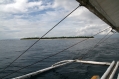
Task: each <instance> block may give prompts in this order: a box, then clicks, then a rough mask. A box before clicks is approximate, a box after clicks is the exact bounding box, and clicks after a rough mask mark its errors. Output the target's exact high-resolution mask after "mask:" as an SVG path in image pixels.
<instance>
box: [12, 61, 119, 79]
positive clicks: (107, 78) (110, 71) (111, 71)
mask: <svg viewBox="0 0 119 79" xmlns="http://www.w3.org/2000/svg"><path fill="white" fill-rule="evenodd" d="M73 62H78V63H84V64H94V65H107V66H109V67H108V68H107V70H106V72H105V73H104V74H103V76H102V77H101V78H100V79H113V77H114V75H115V73H116V70H117V68H118V66H119V62H117V63H116V62H115V61H112V63H110V62H97V61H84V60H78V59H76V60H63V61H60V62H57V63H55V64H53V65H51V66H50V67H47V68H44V69H41V70H38V71H36V72H32V73H29V74H26V75H23V76H19V77H16V78H12V79H28V78H31V77H33V76H37V75H40V74H41V73H43V72H46V71H49V70H52V69H54V68H58V67H61V66H63V65H66V64H70V63H73ZM117 79H119V77H118V78H117Z"/></svg>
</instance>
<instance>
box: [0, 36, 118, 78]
mask: <svg viewBox="0 0 119 79" xmlns="http://www.w3.org/2000/svg"><path fill="white" fill-rule="evenodd" d="M81 40H83V39H53V40H40V41H39V42H38V43H37V44H36V45H34V46H33V47H32V48H31V49H30V50H29V51H27V52H26V53H25V54H24V55H23V56H21V57H20V58H19V59H18V60H17V61H15V62H14V63H13V64H12V65H11V66H10V67H9V68H7V69H6V70H5V71H4V72H0V79H1V78H2V77H3V76H6V75H8V74H10V73H12V72H14V71H15V70H18V69H20V68H22V67H24V66H27V65H30V64H32V63H34V62H36V61H39V60H41V59H42V58H45V57H47V56H49V55H52V54H55V53H57V52H59V51H61V50H63V49H65V48H67V47H69V46H71V45H73V44H74V43H77V42H79V41H81ZM99 40H100V39H99V38H94V39H89V40H87V41H85V42H82V43H80V44H78V45H76V46H74V47H72V48H70V49H68V50H66V51H64V52H62V53H60V54H58V55H56V56H54V57H51V58H49V59H46V60H44V61H42V62H40V63H38V64H35V65H33V66H31V67H28V68H25V69H23V70H20V71H18V72H16V73H13V74H11V75H9V76H6V77H4V78H3V79H10V78H14V77H17V76H21V75H24V74H27V73H30V72H34V71H37V70H40V69H42V68H46V67H49V66H51V65H52V64H53V63H56V62H58V61H61V60H68V59H69V60H70V59H77V58H80V57H81V56H82V55H84V54H85V53H87V51H88V50H89V49H91V48H92V47H93V46H94V45H95V44H96V43H97V42H98V41H99ZM35 41H36V40H0V71H2V69H3V68H5V67H6V66H7V65H9V63H11V62H12V61H13V60H14V59H15V58H16V57H18V56H19V55H20V54H21V53H22V52H23V51H25V50H26V49H27V48H28V47H29V46H30V45H32V44H33V43H34V42H35ZM83 60H93V61H104V62H112V60H115V61H118V60H119V39H116V38H110V39H108V40H106V41H105V42H103V43H100V44H99V45H98V46H97V47H96V48H94V49H93V50H91V51H90V52H88V54H87V55H86V56H85V57H84V58H83ZM107 67H108V66H101V65H90V64H81V63H72V64H68V65H64V66H62V67H59V68H56V69H53V70H50V71H48V72H45V73H42V74H41V75H38V76H36V77H33V78H31V79H91V77H92V76H93V75H99V76H102V75H103V73H104V72H105V70H106V69H107ZM117 72H119V70H117ZM116 76H117V73H116ZM116 76H115V77H114V79H116Z"/></svg>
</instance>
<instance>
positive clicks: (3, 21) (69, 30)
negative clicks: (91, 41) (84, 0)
mask: <svg viewBox="0 0 119 79" xmlns="http://www.w3.org/2000/svg"><path fill="white" fill-rule="evenodd" d="M78 5H79V3H78V2H77V1H76V0H0V39H19V38H24V37H41V36H42V35H43V34H45V33H46V32H47V31H48V30H49V29H50V28H52V27H53V26H54V25H55V24H57V23H58V22H59V21H60V20H61V19H62V18H64V17H65V16H66V15H67V14H69V13H70V12H71V11H72V10H74V9H75V8H76V7H77V6H78ZM107 27H109V26H108V25H107V24H106V23H104V22H103V21H101V20H100V19H99V18H98V17H96V16H95V15H94V14H93V13H91V12H90V11H89V10H87V9H86V8H85V7H83V6H81V7H79V8H78V9H77V10H76V11H75V12H73V13H72V14H71V15H70V16H69V17H67V18H66V19H65V20H64V21H63V22H62V23H60V24H59V25H58V26H57V27H55V28H54V29H53V30H52V31H51V32H50V33H48V34H47V35H46V37H50V36H51V37H53V36H55V37H56V36H82V35H85V36H87V35H89V36H92V35H93V34H96V33H98V32H99V31H101V30H103V29H105V28H107ZM107 32H108V31H105V32H103V33H101V34H100V35H105V34H107Z"/></svg>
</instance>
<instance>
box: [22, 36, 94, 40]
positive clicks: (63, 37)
mask: <svg viewBox="0 0 119 79" xmlns="http://www.w3.org/2000/svg"><path fill="white" fill-rule="evenodd" d="M68 38H94V37H93V36H69V37H65V36H62V37H43V38H40V37H28V38H21V40H25V39H68Z"/></svg>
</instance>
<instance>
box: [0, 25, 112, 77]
mask: <svg viewBox="0 0 119 79" xmlns="http://www.w3.org/2000/svg"><path fill="white" fill-rule="evenodd" d="M109 28H110V27H108V28H106V29H104V30H102V31H100V32H98V33H96V34H95V35H93V36H96V35H98V34H99V33H102V32H104V31H105V30H107V29H109ZM88 39H89V38H86V39H84V40H81V41H79V42H77V43H75V44H73V45H71V46H69V47H67V48H65V49H63V50H61V51H59V52H57V53H55V54H52V55H49V56H47V57H45V58H43V59H41V60H39V61H36V62H34V63H32V64H30V65H27V66H25V67H21V68H20V69H18V70H16V71H13V72H12V73H9V74H7V75H5V76H3V77H1V78H0V79H3V78H5V77H7V76H10V75H12V74H14V73H16V72H18V71H20V70H22V69H25V68H27V67H30V66H32V65H35V64H37V63H40V62H42V61H44V60H46V59H48V58H51V57H53V56H56V55H58V54H60V53H62V52H64V51H65V50H68V49H69V48H71V47H73V46H75V45H77V44H79V43H82V42H83V41H86V40H88Z"/></svg>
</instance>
